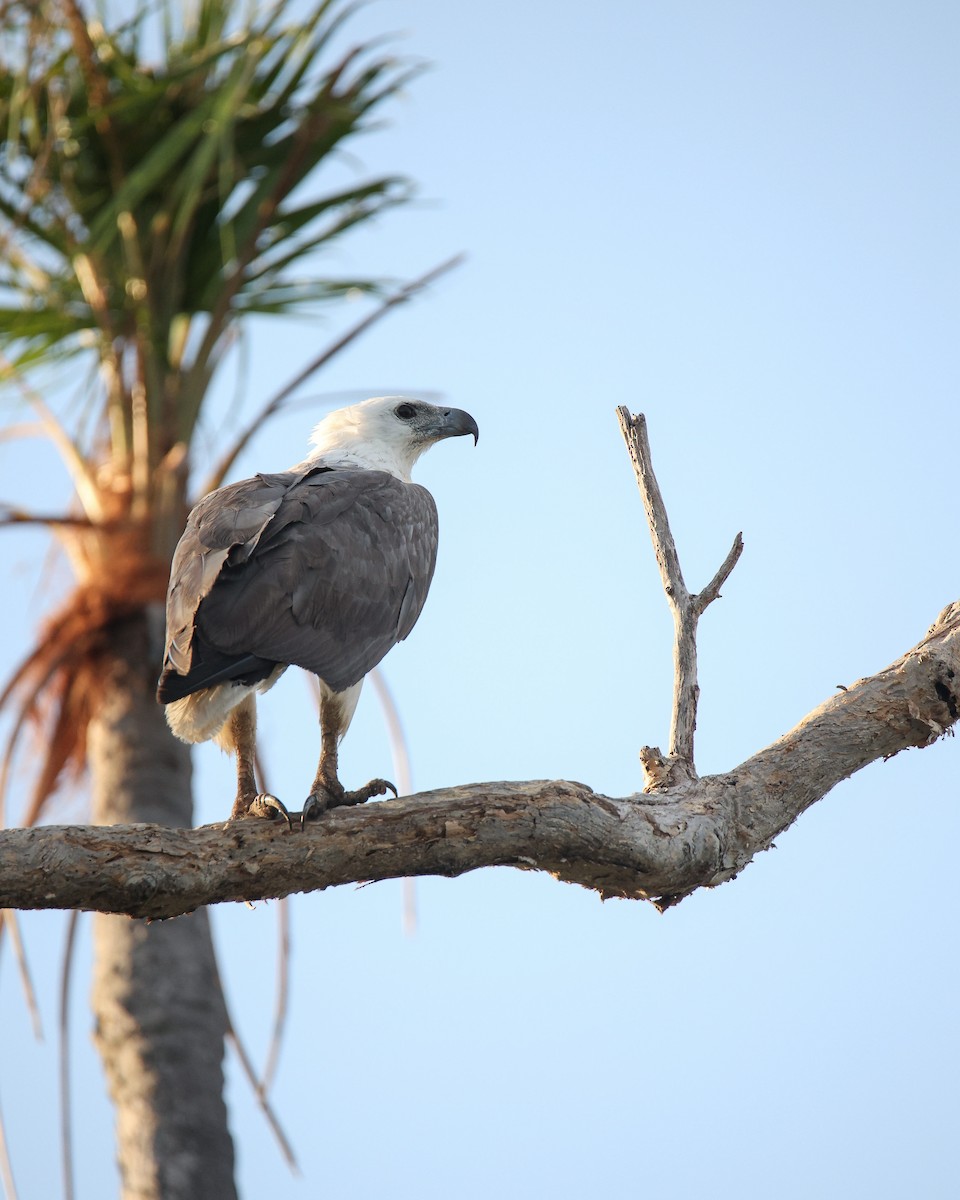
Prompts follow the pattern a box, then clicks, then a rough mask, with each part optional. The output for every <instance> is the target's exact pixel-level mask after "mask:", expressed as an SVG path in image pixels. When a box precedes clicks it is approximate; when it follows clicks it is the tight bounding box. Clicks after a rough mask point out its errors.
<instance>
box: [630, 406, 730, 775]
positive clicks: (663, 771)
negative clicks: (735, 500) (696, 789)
mask: <svg viewBox="0 0 960 1200" xmlns="http://www.w3.org/2000/svg"><path fill="white" fill-rule="evenodd" d="M617 417H618V419H619V421H620V429H621V432H622V433H623V437H624V441H625V442H626V443H627V449H628V451H629V452H630V461H631V462H632V463H633V470H634V473H635V475H636V477H637V484H638V486H639V488H640V495H641V498H642V499H643V508H644V512H645V513H646V515H647V524H648V526H649V527H650V537H651V540H652V541H653V552H654V554H655V555H656V559H657V566H658V567H659V568H660V578H661V579H662V580H663V590H664V592H665V593H666V597H667V603H668V604H669V605H670V611H671V613H672V614H673V629H674V638H673V667H674V681H673V712H672V716H671V721H670V747H669V752H668V759H669V760H671V761H669V762H667V761H665V760H664V759H663V757H662V755H661V754H660V751H659V750H657V749H656V747H651V746H645V747H644V748H643V750H642V751H641V761H642V762H643V764H644V769H645V771H646V773H647V779H648V784H649V785H651V786H652V785H662V783H664V782H667V781H669V782H677V779H676V775H677V768H679V773H680V774H681V775H686V777H687V778H689V779H696V777H697V776H696V769H695V767H694V761H693V735H694V731H695V730H696V727H697V701H698V700H699V697H700V686H699V684H698V683H697V622H698V621H699V619H700V617H701V615H702V614H703V611H704V610H705V609H706V607H707V606H708V605H709V604H711V603H712V602H713V601H714V600H716V599H717V597H718V596H719V595H720V588H721V587H723V585H724V583H725V582H726V581H727V579H728V578H729V575H730V572H731V571H732V570H733V568H734V567H735V566H736V565H737V560H738V559H739V557H740V555H741V554H742V553H743V537H742V535H741V534H739V533H738V534H737V536H736V537H735V538H734V540H733V545H732V546H731V548H730V551H729V553H728V554H727V557H726V558H725V559H724V560H723V563H722V564H721V565H720V569H719V570H718V571H717V573H716V574H715V575H714V577H713V578H712V579H711V580H710V582H709V583H708V584H707V586H706V587H705V588H704V589H703V591H701V592H695V593H691V592H689V591H688V590H687V585H686V584H685V583H684V579H683V572H682V571H681V569H680V556H679V554H678V553H677V545H676V542H675V541H674V538H673V533H672V532H671V530H670V521H669V519H668V517H667V508H666V505H665V504H664V502H663V495H662V493H661V491H660V487H659V484H658V483H657V477H656V475H655V474H654V472H653V459H652V455H651V452H650V440H649V438H648V436H647V422H646V418H645V417H644V415H643V413H638V414H636V415H633V414H631V413H630V411H629V409H627V408H625V407H624V406H623V405H620V407H619V408H618V409H617Z"/></svg>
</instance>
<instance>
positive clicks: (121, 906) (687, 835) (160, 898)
mask: <svg viewBox="0 0 960 1200" xmlns="http://www.w3.org/2000/svg"><path fill="white" fill-rule="evenodd" d="M958 713H960V602H958V603H956V604H954V605H951V606H950V607H949V608H947V609H945V610H944V611H943V613H941V615H940V617H939V618H938V619H937V622H936V623H935V624H934V626H933V627H932V628H931V630H930V631H929V633H928V634H927V636H926V637H925V638H924V639H923V641H921V642H920V644H919V645H918V646H916V647H914V649H913V650H911V651H909V652H908V653H907V654H905V655H904V656H903V657H902V658H901V659H899V660H898V661H897V662H895V663H893V664H892V665H891V666H889V667H887V668H886V670H884V671H881V672H880V673H879V674H877V675H874V676H872V677H870V678H867V679H862V680H860V681H858V682H857V683H855V684H853V685H852V686H851V687H850V688H849V689H848V690H847V691H843V692H841V693H840V694H838V695H837V696H834V697H831V698H830V699H829V700H827V701H826V702H825V703H824V704H822V705H821V706H820V707H819V708H817V709H815V710H814V711H813V712H812V713H810V714H809V715H808V716H807V717H805V718H804V719H803V720H802V721H801V722H800V723H799V724H798V725H797V726H796V727H795V728H794V729H792V730H790V732H789V733H786V734H784V736H783V737H781V738H780V739H779V740H778V741H776V742H774V743H773V744H772V745H771V746H768V747H766V749H764V750H761V751H760V752H759V753H757V754H755V755H753V756H752V757H751V758H749V759H747V760H746V761H745V762H744V763H742V764H741V765H740V766H739V767H737V768H735V769H734V770H732V771H728V772H726V773H724V774H721V775H711V776H705V777H704V778H702V779H697V778H695V777H694V778H691V777H689V774H688V772H687V770H686V764H685V763H683V764H681V769H679V770H676V771H675V770H674V769H673V767H674V765H675V763H676V760H672V759H671V758H670V757H669V756H666V755H663V754H661V753H660V752H659V751H658V750H656V748H650V747H647V748H646V750H645V766H646V770H647V785H646V789H645V791H644V792H643V793H640V794H638V795H634V796H627V797H624V798H620V799H616V798H612V797H608V796H602V795H599V794H598V793H596V792H593V791H592V790H591V789H590V788H589V787H587V786H586V785H585V784H582V783H573V782H567V781H562V780H545V781H533V782H524V783H485V784H469V785H465V786H461V787H454V788H446V789H443V790H441V791H435V792H424V793H421V794H419V795H417V796H411V797H407V798H404V799H402V800H389V801H382V802H380V803H374V804H367V805H365V806H362V807H359V808H354V809H335V810H333V811H332V812H330V813H327V814H326V815H325V816H324V817H323V818H322V819H321V820H320V821H318V822H316V823H314V824H310V825H308V826H307V828H306V830H304V831H302V832H301V831H299V830H296V831H294V832H290V831H288V830H287V828H286V826H285V825H283V824H282V823H280V822H276V823H273V822H260V821H251V820H247V821H232V822H227V823H226V824H224V825H208V826H205V827H203V828H201V829H194V830H190V829H172V828H163V827H161V826H159V825H155V824H146V825H135V826H131V825H125V826H114V827H113V828H109V829H103V828H90V827H79V826H65V827H51V828H44V829H11V830H4V831H3V832H0V906H2V907H12V908H80V909H96V910H98V911H101V912H111V913H126V914H128V915H129V916H133V917H153V918H158V917H172V916H177V915H179V914H182V913H188V912H192V911H194V910H196V909H198V908H200V907H202V906H203V905H206V904H216V903H221V902H224V901H236V900H260V899H265V898H268V897H278V896H286V895H289V894H291V893H293V892H301V891H313V890H317V889H322V888H326V887H331V886H333V885H336V884H342V883H350V882H356V881H360V880H374V879H391V878H396V877H400V876H413V875H445V876H455V875H460V874H463V873H464V872H466V871H472V870H476V869H477V868H479V867H487V866H504V865H507V866H514V867H518V868H520V869H524V870H539V871H545V872H548V873H549V874H551V875H553V876H555V877H556V878H557V879H560V880H564V881H566V882H569V883H577V884H580V885H581V886H583V887H586V888H591V889H593V890H595V891H597V892H599V893H600V894H601V895H602V896H605V897H606V896H624V897H632V898H637V899H649V900H653V901H655V902H656V903H657V904H658V905H659V906H660V907H666V906H667V905H670V904H674V903H677V902H678V901H679V900H681V899H683V898H684V897H685V896H687V895H689V894H690V893H691V892H693V891H695V890H696V889H697V888H700V887H715V886H716V885H718V884H720V883H724V882H726V881H727V880H730V879H732V878H733V877H734V876H735V875H736V874H737V873H738V872H740V871H741V870H743V868H744V867H745V866H747V864H748V863H749V862H750V861H751V859H752V858H753V857H754V855H756V854H757V853H759V852H760V851H761V850H765V849H768V848H769V846H770V845H771V843H772V842H773V840H774V838H776V837H777V835H778V834H780V833H781V832H782V831H783V830H784V829H786V828H787V827H788V826H790V825H791V824H792V823H793V822H794V821H795V820H796V818H797V817H798V816H799V815H800V813H802V812H803V811H804V810H805V809H807V808H809V807H810V805H811V804H814V803H815V802H816V801H817V800H819V799H821V798H822V797H823V796H825V795H826V794H827V793H828V792H829V791H830V790H831V789H832V788H833V787H834V786H835V785H836V784H837V783H839V782H840V781H841V780H843V779H846V778H847V777H848V776H850V775H852V774H853V773H854V772H855V771H858V770H859V769H860V768H861V767H863V766H866V765H867V763H870V762H874V761H876V760H878V759H883V758H889V757H890V756H892V755H894V754H897V753H899V751H901V750H905V749H907V748H909V747H924V746H929V745H931V744H932V743H933V742H935V741H937V739H938V738H940V737H941V736H942V735H943V734H945V733H947V732H948V731H952V727H953V725H954V724H955V722H956V720H957V716H958ZM651 764H653V766H652V765H651ZM188 924H189V923H187V922H178V923H177V926H178V927H179V926H181V925H184V926H186V925H188ZM130 928H131V929H133V928H137V927H135V926H130ZM211 1194H212V1193H211Z"/></svg>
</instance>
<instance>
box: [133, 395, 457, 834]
mask: <svg viewBox="0 0 960 1200" xmlns="http://www.w3.org/2000/svg"><path fill="white" fill-rule="evenodd" d="M464 434H470V435H472V437H473V439H474V442H476V440H477V437H478V431H477V423H476V421H475V420H474V419H473V417H471V416H470V414H469V413H465V412H462V411H461V410H460V409H457V408H440V407H437V406H436V405H433V404H427V403H425V402H424V401H422V400H414V399H408V398H407V397H403V396H387V397H381V398H378V399H375V400H365V401H364V402H363V403H362V404H356V405H353V406H352V407H350V408H342V409H340V410H338V411H337V412H333V413H331V414H330V415H329V416H328V417H326V418H325V419H324V420H322V421H321V422H320V424H319V425H318V426H317V427H316V429H315V430H314V433H313V438H312V439H311V440H312V442H313V445H314V449H313V450H312V451H311V453H310V454H309V455H308V457H307V458H306V459H305V460H304V461H303V462H302V463H299V464H298V465H297V466H295V467H292V468H291V469H290V470H289V471H283V472H281V473H279V474H276V475H255V476H254V477H253V479H245V480H243V481H242V482H241V483H233V484H230V485H229V486H227V487H223V488H220V489H219V490H218V491H215V492H211V493H210V495H208V496H205V497H204V499H203V500H201V501H200V503H199V504H198V505H197V506H196V507H195V508H194V509H193V511H192V512H191V513H190V516H189V517H188V519H187V526H186V529H185V530H184V532H183V536H182V537H181V538H180V542H179V544H178V546H177V549H176V552H175V554H174V557H173V566H172V568H171V572H170V586H169V590H168V592H167V639H166V648H165V652H164V662H163V673H162V674H161V676H160V682H159V685H158V688H157V698H158V700H159V701H160V702H161V704H164V705H165V706H166V709H165V711H166V717H167V722H168V724H169V725H170V728H171V729H172V730H173V732H174V733H175V734H176V735H177V737H178V738H180V739H182V740H183V741H185V742H203V741H207V740H208V739H209V738H215V739H216V741H217V742H218V743H219V745H221V746H222V747H223V748H224V749H225V750H232V751H233V752H234V753H235V754H236V757H237V798H236V801H235V802H234V805H233V811H232V813H231V817H244V816H274V815H277V814H278V813H279V814H281V815H282V816H284V817H286V819H287V820H288V821H289V815H288V813H287V810H286V807H285V806H284V805H283V804H282V803H281V802H280V801H279V800H277V798H276V797H274V796H269V795H264V794H262V793H260V792H259V790H258V788H257V782H256V773H255V767H254V759H255V750H256V694H257V692H265V691H267V690H268V689H269V688H270V687H272V686H273V684H274V683H276V681H277V679H279V677H280V676H281V675H282V674H283V672H284V671H285V670H286V668H287V667H288V666H290V665H292V664H293V665H296V666H298V667H303V668H304V669H305V670H307V671H312V672H313V673H314V674H315V675H316V676H317V677H318V678H319V680H320V696H321V700H320V743H321V749H320V763H319V766H318V767H317V774H316V777H315V779H314V781H313V784H312V786H311V788H310V794H309V796H308V797H307V800H306V802H305V803H304V806H303V814H302V817H301V821H302V820H303V819H304V818H306V816H307V815H308V814H309V815H311V816H313V815H319V814H320V813H322V812H324V811H326V810H327V809H328V808H332V807H334V806H337V805H341V804H359V803H361V802H363V801H364V800H368V799H370V797H371V796H379V795H383V793H384V792H386V791H387V789H388V788H389V789H390V790H392V791H395V790H396V789H395V788H393V785H392V784H388V783H387V782H386V781H385V780H383V779H372V780H371V781H370V782H369V783H367V784H365V785H364V786H363V787H361V788H358V789H357V790H356V791H352V792H348V791H346V790H345V789H344V787H343V785H342V784H341V783H340V780H339V778H338V775H337V747H338V744H339V742H340V739H341V738H342V737H343V735H344V734H345V733H346V731H347V727H348V726H349V724H350V721H351V718H352V717H353V713H354V710H355V708H356V705H357V700H358V699H359V697H360V688H361V685H362V683H363V677H364V676H365V675H366V674H367V672H368V671H371V670H372V669H373V668H374V667H375V666H376V665H377V663H378V662H380V660H381V659H382V658H383V656H384V655H385V654H386V653H387V651H388V650H390V649H391V647H393V646H395V645H396V644H397V642H400V641H402V640H403V639H404V638H405V637H406V636H407V634H408V633H409V632H410V630H411V629H413V626H414V625H415V624H416V620H417V618H418V617H419V616H420V611H421V609H422V608H423V603H424V601H425V600H426V598H427V590H428V588H429V587H430V580H431V579H432V577H433V569H434V565H435V563H436V557H437V509H436V505H435V504H434V502H433V497H432V496H431V495H430V493H429V492H428V491H427V490H426V488H423V487H421V486H420V485H419V484H416V483H413V482H412V481H411V479H410V471H411V469H412V467H413V464H414V463H415V462H416V460H417V459H418V458H419V456H420V455H421V454H422V453H423V451H424V450H426V449H427V448H428V447H430V446H432V445H433V443H434V442H439V441H441V440H442V439H443V438H448V437H460V436H462V435H464Z"/></svg>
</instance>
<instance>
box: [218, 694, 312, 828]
mask: <svg viewBox="0 0 960 1200" xmlns="http://www.w3.org/2000/svg"><path fill="white" fill-rule="evenodd" d="M217 741H218V742H219V743H220V745H221V746H223V748H224V749H225V750H232V751H233V752H234V754H236V756H237V798H236V800H234V802H233V811H232V812H231V813H230V819H231V820H233V821H235V820H237V819H238V818H239V817H267V818H269V819H271V820H272V819H273V818H274V817H277V816H280V817H283V819H284V820H285V821H286V822H287V825H288V827H289V828H291V829H292V828H293V825H292V823H291V821H290V814H289V813H288V812H287V809H286V805H284V803H283V802H282V801H281V800H278V799H277V797H276V796H271V795H269V794H267V793H265V792H258V791H257V773H256V766H255V762H256V754H257V701H256V697H255V696H254V695H253V693H251V694H250V695H249V696H246V697H245V698H244V699H243V700H241V702H240V703H239V704H238V705H237V707H236V708H235V709H234V710H233V711H232V712H231V713H230V716H229V717H228V719H227V723H226V725H225V726H224V728H223V731H222V732H221V734H220V736H219V737H218V738H217Z"/></svg>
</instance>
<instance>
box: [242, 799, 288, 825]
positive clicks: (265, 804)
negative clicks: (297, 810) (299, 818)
mask: <svg viewBox="0 0 960 1200" xmlns="http://www.w3.org/2000/svg"><path fill="white" fill-rule="evenodd" d="M247 812H248V813H249V814H250V816H251V817H260V818H263V819H266V820H268V821H275V820H276V819H277V817H278V816H280V817H283V819H284V820H285V821H286V823H287V828H288V829H289V830H291V831H292V830H293V821H292V820H291V819H290V813H289V812H288V810H287V806H286V805H285V804H284V802H283V801H282V800H278V799H277V797H276V796H271V795H270V793H269V792H261V793H260V794H259V795H258V796H254V798H253V800H251V802H250V807H249V808H248V809H247Z"/></svg>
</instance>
